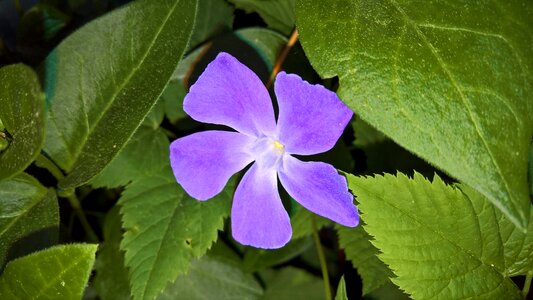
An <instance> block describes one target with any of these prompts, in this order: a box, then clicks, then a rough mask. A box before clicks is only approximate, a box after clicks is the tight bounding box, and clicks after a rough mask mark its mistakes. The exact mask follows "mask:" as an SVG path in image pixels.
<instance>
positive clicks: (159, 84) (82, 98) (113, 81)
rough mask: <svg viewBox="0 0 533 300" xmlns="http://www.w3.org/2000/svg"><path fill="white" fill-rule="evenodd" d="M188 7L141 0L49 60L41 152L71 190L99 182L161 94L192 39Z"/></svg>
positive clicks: (192, 8) (189, 2) (188, 3)
mask: <svg viewBox="0 0 533 300" xmlns="http://www.w3.org/2000/svg"><path fill="white" fill-rule="evenodd" d="M195 15H196V1H193V0H161V1H150V0H141V1H135V2H134V3H132V4H130V5H127V6H125V7H123V8H121V9H118V10H116V11H113V12H111V13H109V14H107V15H105V16H103V17H101V18H99V19H97V20H95V21H93V22H91V23H89V24H87V25H86V26H84V27H83V28H81V29H80V30H78V31H76V32H75V33H73V34H72V35H70V36H69V37H67V38H66V39H65V40H64V41H63V42H62V43H61V44H60V45H59V46H58V47H57V48H56V49H55V50H54V51H53V52H52V53H51V54H50V55H49V56H48V58H47V59H46V62H45V72H46V73H45V88H46V94H47V101H48V106H49V110H48V127H49V128H48V129H49V130H47V133H46V141H45V151H46V152H47V153H48V155H50V157H51V158H52V159H53V160H54V161H55V162H56V163H57V164H58V165H59V166H60V167H61V168H62V169H64V170H65V171H66V172H67V173H68V175H67V176H66V177H65V179H64V180H62V181H61V182H60V183H59V185H60V186H61V187H62V188H68V187H75V186H78V185H81V184H83V183H85V182H87V181H89V180H90V179H91V178H92V177H94V176H95V175H97V174H98V173H99V172H100V171H101V170H102V169H103V168H104V167H105V166H106V165H107V164H108V163H109V162H110V161H111V160H112V159H113V158H114V156H115V155H116V154H117V153H118V151H119V150H120V149H121V148H122V147H123V146H124V145H125V144H126V142H127V141H128V140H129V139H130V137H131V136H132V135H133V133H134V132H135V130H136V129H137V127H138V126H139V125H140V124H141V122H142V121H143V119H144V117H145V116H146V115H147V113H148V112H149V110H150V108H151V107H152V106H153V105H154V103H155V102H156V100H157V99H158V98H159V95H160V94H161V93H162V91H163V89H164V87H165V85H166V83H167V81H168V79H169V78H170V76H171V75H172V72H173V71H174V69H175V68H176V66H177V64H178V62H179V60H180V59H181V56H182V54H183V52H184V51H185V48H186V46H187V43H188V40H189V37H190V35H191V31H192V27H193V23H194V20H195Z"/></svg>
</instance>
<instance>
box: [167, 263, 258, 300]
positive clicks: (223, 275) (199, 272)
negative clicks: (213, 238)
mask: <svg viewBox="0 0 533 300" xmlns="http://www.w3.org/2000/svg"><path fill="white" fill-rule="evenodd" d="M233 255H234V256H236V255H235V254H234V253H233ZM235 260H237V262H235ZM238 260H239V258H238V257H233V258H229V259H228V258H226V257H219V256H217V255H212V254H211V253H208V255H206V256H203V257H202V258H200V259H198V260H196V261H194V262H193V263H192V264H191V266H190V268H189V272H188V273H187V274H185V275H181V276H179V277H178V278H177V279H176V281H175V282H174V283H172V284H170V285H169V286H167V288H166V289H165V291H164V292H163V293H162V294H160V295H159V297H158V298H157V299H158V300H164V299H169V300H171V299H190V300H195V299H259V297H260V296H261V295H262V294H263V289H262V288H261V286H260V285H259V283H258V282H257V281H256V280H255V278H254V276H253V275H252V274H246V273H245V272H244V271H243V270H242V269H241V268H240V265H239V262H238Z"/></svg>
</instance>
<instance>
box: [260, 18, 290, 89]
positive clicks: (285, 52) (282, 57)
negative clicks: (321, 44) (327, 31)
mask: <svg viewBox="0 0 533 300" xmlns="http://www.w3.org/2000/svg"><path fill="white" fill-rule="evenodd" d="M297 41H298V30H297V29H296V27H295V28H294V29H293V30H292V33H291V36H290V37H289V41H288V42H287V44H286V45H285V47H283V49H282V50H281V52H280V53H279V55H278V57H277V58H276V63H275V64H274V67H273V68H272V73H270V78H268V81H267V83H266V84H265V86H266V87H267V88H270V87H271V86H272V83H274V79H276V75H278V73H279V71H280V70H281V67H282V66H283V63H284V62H285V59H286V58H287V55H288V54H289V52H290V51H291V49H292V47H293V46H294V45H295V44H296V42H297Z"/></svg>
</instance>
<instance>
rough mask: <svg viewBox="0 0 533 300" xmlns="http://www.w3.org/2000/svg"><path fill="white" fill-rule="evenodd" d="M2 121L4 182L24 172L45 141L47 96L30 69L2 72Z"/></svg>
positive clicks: (13, 67) (0, 152)
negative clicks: (45, 104)
mask: <svg viewBox="0 0 533 300" xmlns="http://www.w3.org/2000/svg"><path fill="white" fill-rule="evenodd" d="M0 120H1V121H0V125H2V126H0V141H3V143H4V146H3V147H2V148H1V149H0V179H5V178H9V177H12V176H14V175H15V174H17V173H19V172H22V171H23V170H24V169H25V168H26V167H27V166H28V165H29V164H30V163H31V162H32V161H33V160H34V159H35V158H36V157H37V155H38V154H39V151H41V148H42V146H43V142H44V95H43V93H42V91H41V85H40V84H39V80H38V79H37V75H36V74H35V72H33V70H32V69H31V68H30V67H27V66H25V65H22V64H18V65H11V66H7V67H3V68H2V69H0Z"/></svg>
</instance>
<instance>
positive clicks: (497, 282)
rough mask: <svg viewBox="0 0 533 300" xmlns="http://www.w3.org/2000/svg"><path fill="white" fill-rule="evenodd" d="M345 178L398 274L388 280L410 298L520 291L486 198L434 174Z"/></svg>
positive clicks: (369, 228)
mask: <svg viewBox="0 0 533 300" xmlns="http://www.w3.org/2000/svg"><path fill="white" fill-rule="evenodd" d="M347 178H348V185H349V187H350V189H351V190H352V191H354V192H355V193H356V195H357V199H358V202H359V206H358V207H359V209H360V211H361V217H362V219H363V220H364V222H365V223H366V224H367V225H366V226H365V230H366V231H367V232H368V233H369V234H370V235H372V236H373V237H374V238H375V240H374V241H372V243H373V244H374V245H375V246H376V247H377V248H378V249H380V250H381V251H382V254H381V255H379V258H380V259H381V260H382V261H383V262H385V263H386V264H387V265H389V267H390V268H391V270H392V271H393V272H394V274H395V275H396V276H397V277H395V278H392V279H391V280H392V281H393V282H394V283H395V284H397V285H398V286H399V287H400V288H402V289H403V290H405V291H406V292H407V293H409V294H410V295H411V296H412V297H413V298H414V299H427V298H439V299H463V298H469V297H473V298H475V297H481V296H483V297H487V298H496V299H498V298H505V299H520V297H521V296H520V291H519V290H518V288H517V287H516V286H515V284H514V283H513V281H512V280H511V279H509V277H508V275H507V274H506V271H505V260H504V245H503V242H502V240H501V237H500V232H499V224H498V219H497V215H496V213H495V212H496V211H497V210H495V209H494V206H493V205H492V204H491V203H489V202H488V201H485V200H483V199H482V198H481V197H471V198H468V197H467V196H466V195H465V194H463V193H462V192H461V190H459V189H457V188H454V187H451V186H447V185H446V184H445V183H444V182H443V181H442V180H441V179H440V178H439V177H438V176H437V175H435V177H434V179H433V182H429V181H428V180H426V179H425V178H423V177H422V176H421V175H420V174H418V173H415V176H414V178H413V179H409V178H408V177H407V176H405V175H403V174H401V173H399V174H398V175H397V176H392V175H388V174H386V175H385V176H376V177H355V176H351V175H349V176H348V177H347Z"/></svg>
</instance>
